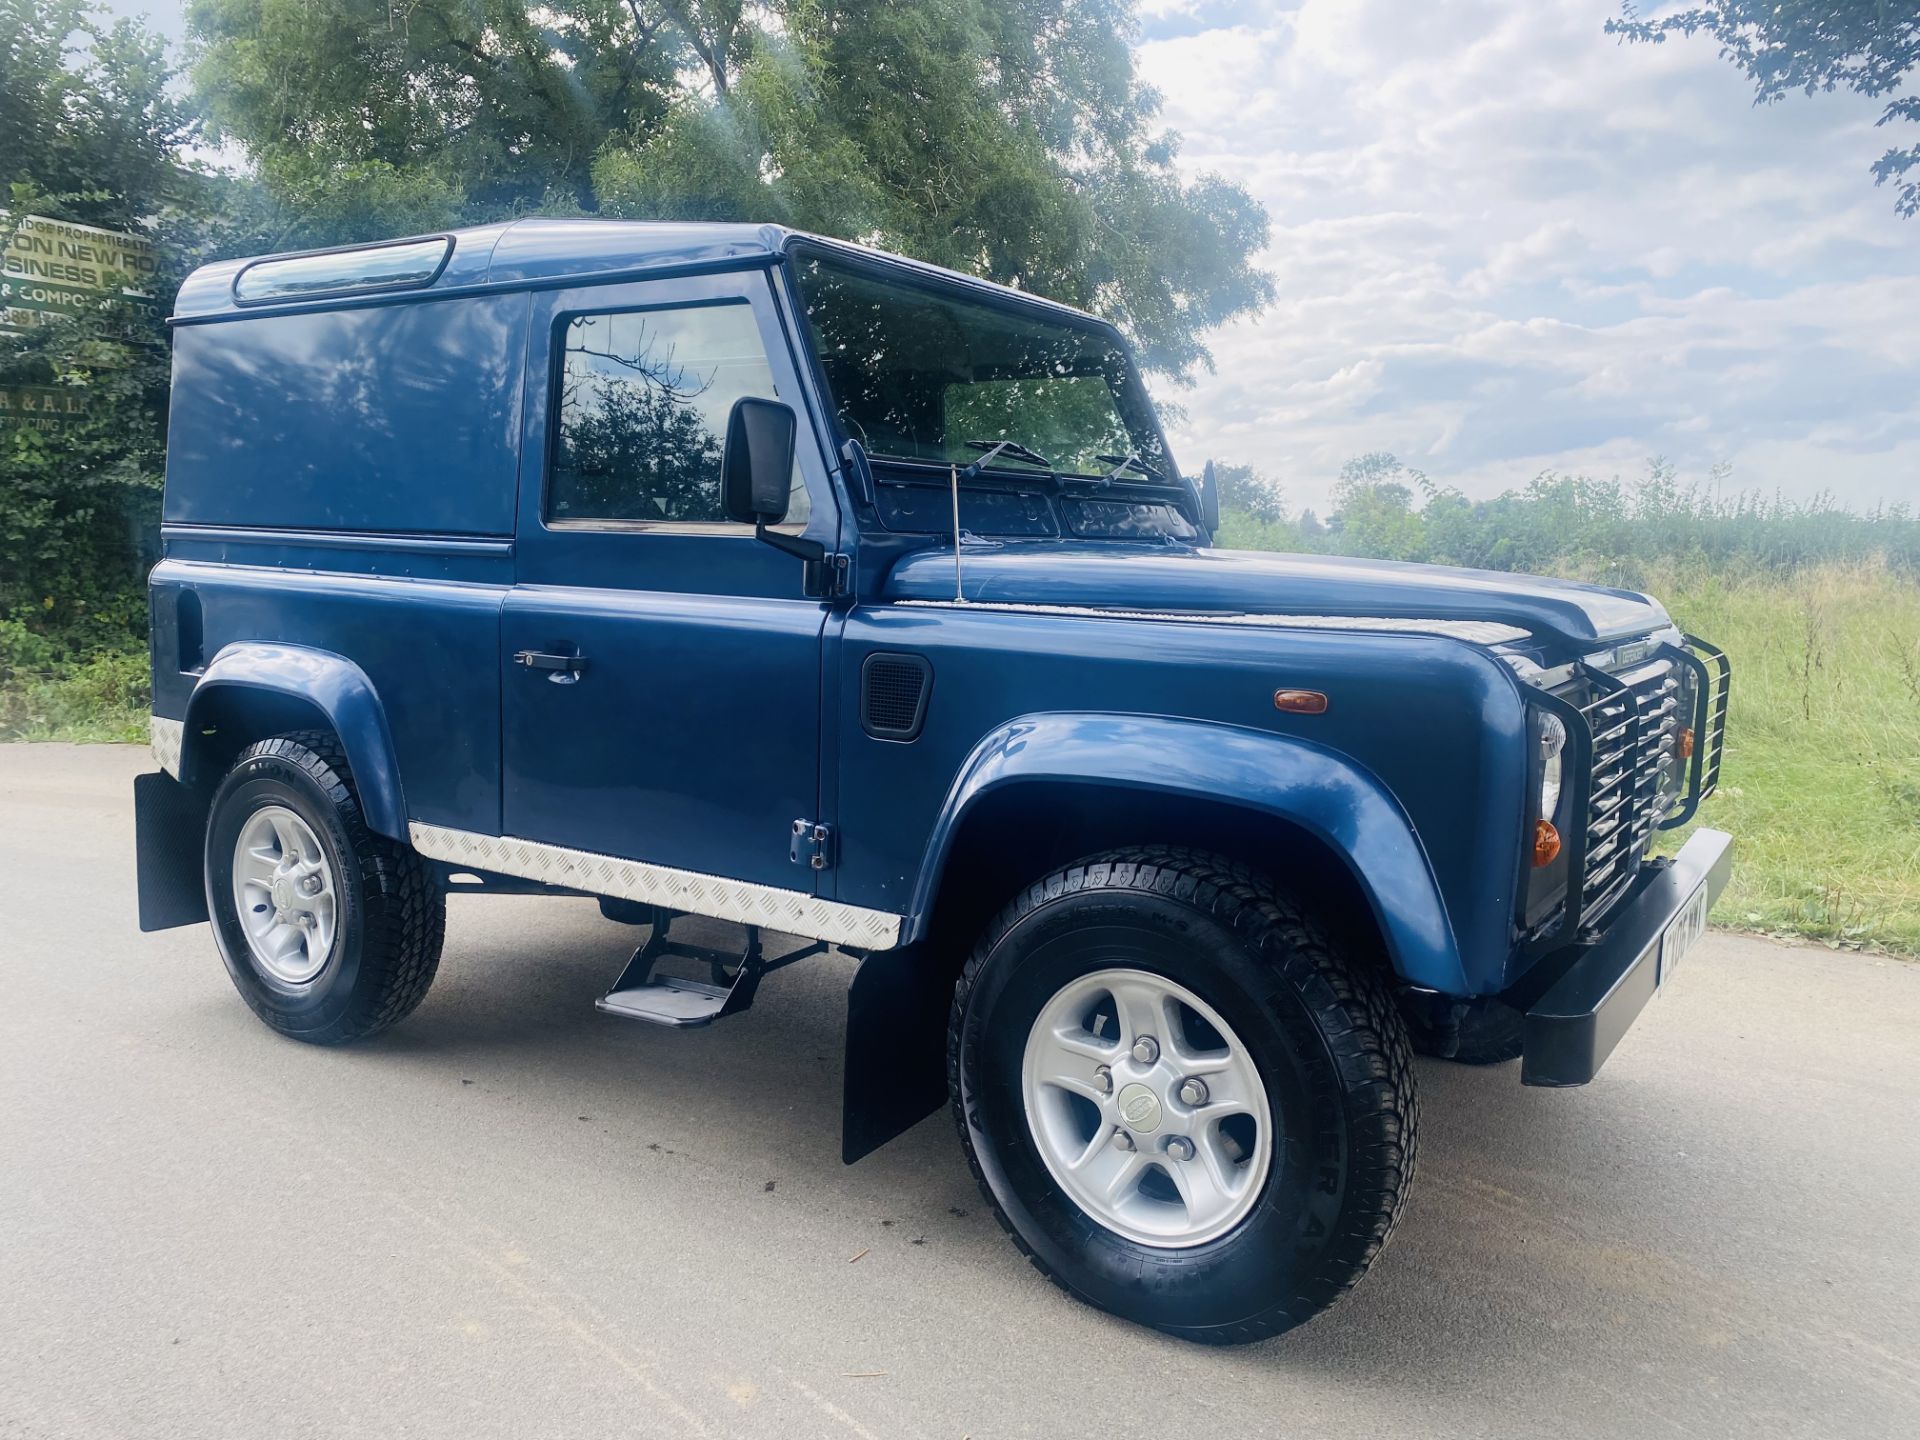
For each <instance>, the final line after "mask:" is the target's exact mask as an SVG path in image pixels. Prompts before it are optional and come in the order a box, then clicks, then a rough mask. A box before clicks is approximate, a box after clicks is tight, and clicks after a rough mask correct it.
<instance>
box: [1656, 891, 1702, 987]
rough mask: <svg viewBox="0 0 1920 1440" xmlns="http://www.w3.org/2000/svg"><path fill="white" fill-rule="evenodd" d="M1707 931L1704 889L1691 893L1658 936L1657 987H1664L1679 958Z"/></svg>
mask: <svg viewBox="0 0 1920 1440" xmlns="http://www.w3.org/2000/svg"><path fill="white" fill-rule="evenodd" d="M1706 931H1707V891H1706V887H1705V886H1702V887H1701V888H1700V889H1698V890H1696V891H1694V892H1693V894H1692V895H1691V896H1689V897H1688V899H1687V903H1686V904H1685V905H1682V906H1681V907H1680V913H1679V914H1678V915H1676V916H1674V917H1673V919H1671V920H1669V921H1668V922H1667V928H1666V930H1665V932H1664V933H1663V934H1662V935H1661V936H1660V976H1659V982H1658V983H1659V985H1660V986H1661V988H1663V989H1664V988H1665V987H1666V983H1667V979H1668V977H1670V976H1671V975H1672V974H1673V971H1674V967H1675V966H1676V965H1678V964H1679V963H1680V957H1681V956H1683V955H1685V954H1686V953H1687V951H1689V950H1691V949H1692V948H1693V942H1694V941H1696V940H1698V939H1699V938H1700V937H1701V936H1702V935H1704V934H1706Z"/></svg>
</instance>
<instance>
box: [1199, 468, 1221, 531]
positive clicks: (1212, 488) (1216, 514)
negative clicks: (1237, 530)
mask: <svg viewBox="0 0 1920 1440" xmlns="http://www.w3.org/2000/svg"><path fill="white" fill-rule="evenodd" d="M1200 521H1201V523H1202V524H1204V525H1205V526H1206V527H1207V534H1208V535H1209V536H1211V535H1212V534H1213V533H1214V531H1216V530H1218V529H1219V528H1220V481H1219V479H1218V477H1216V476H1215V475H1214V473H1213V461H1211V460H1209V461H1207V468H1206V469H1205V470H1203V471H1201V472H1200Z"/></svg>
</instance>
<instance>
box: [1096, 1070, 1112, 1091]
mask: <svg viewBox="0 0 1920 1440" xmlns="http://www.w3.org/2000/svg"><path fill="white" fill-rule="evenodd" d="M1093 1083H1094V1084H1095V1085H1097V1086H1098V1087H1099V1088H1100V1093H1101V1094H1102V1095H1111V1094H1112V1093H1113V1067H1112V1066H1109V1065H1101V1066H1097V1067H1096V1068H1095V1069H1094V1072H1093Z"/></svg>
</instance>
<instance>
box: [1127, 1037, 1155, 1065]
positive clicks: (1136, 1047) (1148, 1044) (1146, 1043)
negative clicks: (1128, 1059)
mask: <svg viewBox="0 0 1920 1440" xmlns="http://www.w3.org/2000/svg"><path fill="white" fill-rule="evenodd" d="M1133 1058H1134V1059H1136V1060H1138V1061H1139V1062H1140V1063H1141V1064H1142V1065H1151V1064H1153V1062H1154V1061H1156V1060H1158V1059H1159V1058H1160V1042H1159V1041H1158V1040H1156V1039H1154V1038H1153V1036H1151V1035H1142V1036H1141V1037H1140V1038H1139V1039H1138V1040H1136V1041H1134V1042H1133Z"/></svg>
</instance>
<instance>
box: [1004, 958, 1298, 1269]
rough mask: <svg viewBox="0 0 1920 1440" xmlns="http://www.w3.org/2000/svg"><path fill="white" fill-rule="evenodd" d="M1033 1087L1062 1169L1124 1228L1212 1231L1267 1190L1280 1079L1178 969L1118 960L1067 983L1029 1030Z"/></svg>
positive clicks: (1041, 1127) (1064, 1178)
mask: <svg viewBox="0 0 1920 1440" xmlns="http://www.w3.org/2000/svg"><path fill="white" fill-rule="evenodd" d="M1195 1082H1198V1083H1195ZM1021 1087H1022V1096H1023V1099H1024V1101H1025V1105H1026V1119H1027V1126H1028V1130H1029V1133H1030V1134H1031V1135H1032V1137H1033V1141H1034V1145H1035V1148H1036V1149H1037V1150H1038V1151H1039V1152H1040V1158H1041V1159H1042V1161H1044V1162H1045V1164H1046V1167H1047V1170H1048V1172H1049V1173H1050V1174H1051V1175H1052V1176H1053V1178H1054V1180H1055V1181H1056V1182H1057V1183H1058V1184H1059V1186H1060V1188H1061V1189H1062V1190H1063V1191H1065V1192H1066V1194H1067V1195H1068V1197H1069V1198H1071V1199H1072V1200H1073V1202H1074V1203H1075V1204H1076V1205H1078V1206H1079V1207H1080V1208H1081V1209H1082V1210H1083V1211H1085V1212H1086V1213H1087V1214H1088V1215H1089V1216H1091V1217H1092V1218H1093V1219H1094V1220H1095V1221H1097V1222H1098V1223H1099V1224H1101V1225H1103V1226H1105V1227H1106V1228H1107V1229H1109V1230H1112V1231H1114V1232H1115V1233H1116V1234H1119V1235H1122V1236H1124V1237H1126V1238H1127V1239H1129V1240H1133V1241H1136V1242H1137V1243H1139V1244H1143V1245H1152V1246H1158V1247H1163V1248H1168V1249H1179V1248H1184V1247H1188V1246H1193V1245H1202V1244H1205V1243H1206V1242H1207V1241H1209V1240H1213V1239H1217V1238H1218V1237H1220V1236H1222V1235H1224V1234H1226V1233H1227V1232H1228V1231H1230V1230H1232V1229H1233V1228H1234V1227H1235V1226H1237V1225H1238V1224H1240V1223H1241V1221H1243V1220H1244V1219H1246V1217H1247V1216H1248V1214H1250V1213H1251V1212H1252V1210H1253V1208H1254V1206H1255V1205H1257V1204H1258V1203H1259V1199H1260V1195H1261V1193H1262V1191H1263V1190H1264V1189H1265V1186H1266V1179H1267V1174H1268V1172H1269V1170H1270V1169H1271V1168H1272V1159H1273V1154H1274V1150H1275V1134H1274V1129H1273V1116H1272V1107H1271V1105H1270V1104H1269V1102H1268V1099H1267V1091H1266V1086H1265V1084H1264V1083H1263V1082H1262V1081H1261V1078H1260V1074H1259V1071H1258V1070H1257V1069H1256V1068H1255V1066H1254V1063H1253V1057H1252V1055H1251V1053H1250V1052H1249V1051H1248V1050H1247V1048H1246V1046H1245V1045H1244V1044H1242V1043H1241V1041H1240V1039H1239V1037H1238V1036H1236V1035H1235V1034H1234V1032H1233V1030H1232V1029H1231V1028H1230V1027H1229V1026H1228V1025H1227V1023H1226V1021H1225V1020H1224V1019H1223V1018H1222V1017H1221V1016H1220V1014H1219V1013H1218V1012H1217V1011H1215V1010H1214V1009H1213V1008H1212V1007H1210V1006H1209V1005H1208V1004H1207V1003H1206V1002H1205V1001H1204V1000H1202V999H1201V998H1200V997H1199V996H1198V995H1197V994H1195V993H1194V992H1193V991H1191V990H1189V989H1188V988H1187V987H1186V986H1184V985H1182V984H1180V983H1179V982H1177V981H1175V980H1171V979H1168V978H1167V977H1166V976H1163V975H1155V974H1153V973H1151V972H1150V971H1145V970H1132V969H1123V968H1114V969H1109V970H1098V971H1094V972H1092V973H1090V974H1087V975H1083V976H1080V977H1079V978H1078V979H1075V980H1072V981H1070V982H1068V983H1067V984H1066V985H1064V986H1062V987H1061V989H1060V990H1059V992H1058V993H1056V994H1055V995H1054V997H1053V998H1052V999H1051V1000H1049V1001H1048V1002H1047V1003H1046V1005H1045V1006H1044V1007H1042V1009H1041V1011H1040V1014H1039V1016H1038V1017H1037V1018H1036V1019H1035V1021H1034V1024H1033V1029H1032V1030H1031V1031H1030V1032H1029V1034H1028V1037H1027V1048H1026V1053H1025V1056H1024V1058H1023V1062H1022V1074H1021Z"/></svg>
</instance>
